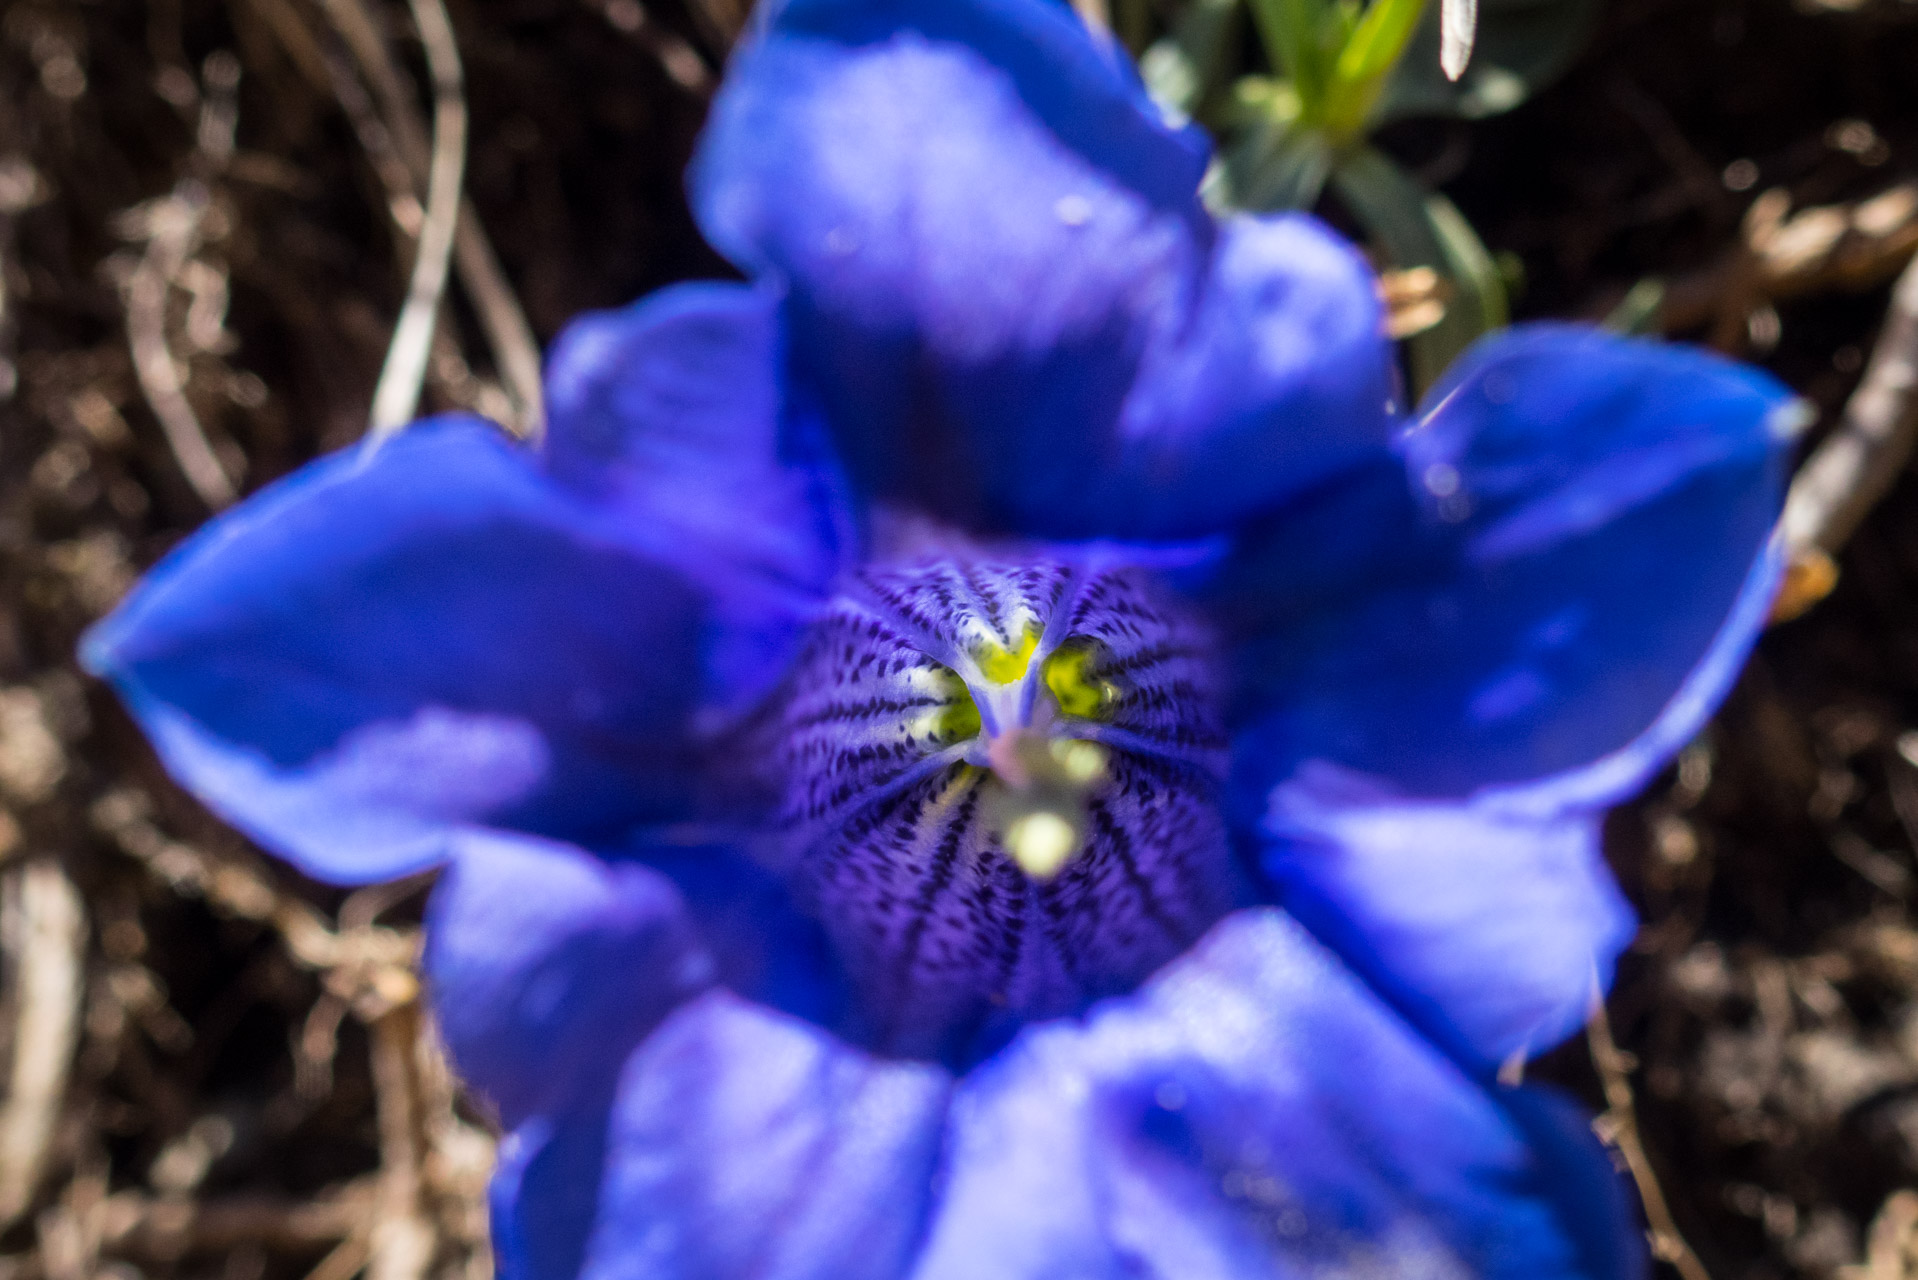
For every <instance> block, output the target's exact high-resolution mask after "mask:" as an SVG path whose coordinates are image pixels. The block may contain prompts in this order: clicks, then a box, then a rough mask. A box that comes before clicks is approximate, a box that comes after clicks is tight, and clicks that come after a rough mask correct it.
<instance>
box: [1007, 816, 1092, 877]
mask: <svg viewBox="0 0 1918 1280" xmlns="http://www.w3.org/2000/svg"><path fill="white" fill-rule="evenodd" d="M1005 840H1006V852H1007V853H1009V854H1011V855H1012V860H1013V861H1014V862H1016V863H1018V864H1019V869H1020V870H1021V871H1024V872H1025V873H1026V874H1027V875H1029V876H1032V877H1033V878H1035V879H1038V880H1050V879H1051V878H1052V877H1053V876H1055V875H1057V874H1058V873H1059V869H1060V868H1061V867H1063V866H1065V865H1066V863H1068V862H1070V861H1071V860H1072V855H1073V854H1075V853H1077V852H1079V832H1078V830H1077V828H1075V827H1074V826H1073V825H1072V824H1071V823H1070V822H1068V821H1066V819H1065V818H1063V817H1061V816H1060V815H1059V814H1056V813H1054V812H1052V811H1051V810H1049V809H1040V810H1037V811H1035V812H1032V813H1024V814H1020V815H1019V816H1018V817H1016V818H1014V819H1013V820H1012V821H1011V822H1010V823H1008V824H1006V836H1005Z"/></svg>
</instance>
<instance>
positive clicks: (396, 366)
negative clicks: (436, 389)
mask: <svg viewBox="0 0 1918 1280" xmlns="http://www.w3.org/2000/svg"><path fill="white" fill-rule="evenodd" d="M412 8H413V21H414V23H415V24H416V25H417V26H418V28H419V33H420V42H421V43H422V44H423V45H424V46H425V48H426V65H427V69H428V70H429V71H430V72H431V73H432V77H433V144H432V157H433V158H432V163H431V165H430V166H429V168H428V174H427V182H426V220H425V223H424V224H423V225H422V226H421V228H420V235H419V242H418V246H417V251H416V253H415V256H414V261H413V277H412V281H411V283H410V284H409V285H408V287H407V291H406V304H405V305H404V306H403V307H402V308H401V309H400V318H399V323H398V324H396V325H394V327H393V341H392V344H391V345H390V346H389V347H387V350H386V364H385V366H384V367H383V368H382V369H381V370H380V381H379V385H378V387H377V388H376V389H375V390H374V392H373V421H372V428H373V430H372V438H373V440H375V441H378V440H382V439H384V438H386V437H387V436H390V435H392V434H393V433H394V432H396V431H398V430H399V429H400V428H401V427H403V426H405V425H406V424H407V423H408V422H410V421H411V420H412V418H413V413H414V410H415V409H416V408H417V407H418V406H419V401H420V388H421V386H422V385H423V384H424V383H425V381H426V361H427V357H428V356H429V355H430V354H431V352H432V346H433V330H434V329H435V328H436V327H437V326H438V324H439V314H440V307H441V305H442V303H443V302H444V301H445V295H446V279H447V269H448V267H449V265H450V264H451V261H452V254H453V238H454V232H455V231H456V229H457V227H458V224H459V216H460V184H461V182H462V181H463V179H464V177H465V173H466V96H465V88H464V85H463V83H462V72H461V68H460V56H459V49H458V47H457V45H456V44H455V43H454V40H453V25H452V22H451V21H450V20H449V19H448V18H447V16H446V7H445V5H443V4H441V3H440V0H412Z"/></svg>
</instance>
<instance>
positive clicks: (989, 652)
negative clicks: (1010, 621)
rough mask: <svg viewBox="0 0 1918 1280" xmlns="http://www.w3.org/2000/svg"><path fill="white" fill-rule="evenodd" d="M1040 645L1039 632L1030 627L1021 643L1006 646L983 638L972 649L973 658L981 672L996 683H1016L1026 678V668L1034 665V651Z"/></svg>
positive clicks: (1021, 635) (1024, 633)
mask: <svg viewBox="0 0 1918 1280" xmlns="http://www.w3.org/2000/svg"><path fill="white" fill-rule="evenodd" d="M1038 647H1039V632H1038V630H1037V629H1035V628H1032V627H1028V628H1026V630H1025V631H1024V632H1022V633H1021V634H1020V636H1019V643H1018V644H1017V645H1016V646H1014V647H1013V648H1010V649H1008V648H1006V647H1005V646H1004V645H1002V644H1000V643H999V642H998V641H997V640H983V641H981V642H980V643H979V645H978V646H977V647H976V648H974V649H973V651H972V660H973V661H974V662H976V663H978V664H979V674H980V675H982V676H984V677H985V678H986V679H988V680H990V681H992V682H993V683H994V684H1014V683H1016V682H1018V681H1020V680H1023V679H1025V675H1026V668H1027V667H1029V666H1031V665H1032V655H1033V652H1034V651H1035V650H1036V649H1038Z"/></svg>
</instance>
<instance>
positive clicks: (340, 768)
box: [84, 286, 844, 882]
mask: <svg viewBox="0 0 1918 1280" xmlns="http://www.w3.org/2000/svg"><path fill="white" fill-rule="evenodd" d="M776 305H777V300H776V299H772V298H769V297H767V296H766V295H764V294H761V293H755V292H754V291H752V290H750V289H748V288H746V287H745V286H704V287H692V288H687V289H683V290H674V291H669V292H668V293H667V294H664V295H660V296H659V297H657V298H655V299H653V300H651V301H649V302H647V303H643V304H641V305H640V306H638V307H635V308H632V309H630V310H628V311H625V312H620V313H614V314H610V315H606V316H596V317H591V318H589V319H588V320H586V321H583V322H582V324H581V327H580V328H579V330H577V331H576V332H574V333H571V334H569V335H568V336H567V337H565V338H564V339H562V342H561V344H560V349H559V352H558V354H557V356H556V358H555V362H554V368H553V376H552V379H551V382H552V389H553V401H552V408H553V415H552V416H553V422H552V442H551V446H550V452H549V454H548V456H547V457H546V458H541V457H540V456H538V455H536V454H533V453H532V452H530V451H528V450H525V449H523V448H520V447H518V446H515V445H513V444H512V443H510V442H508V441H507V440H506V439H505V438H504V437H502V436H501V435H499V433H497V432H496V431H494V430H493V429H491V428H490V427H488V426H487V425H485V424H484V423H480V422H477V421H474V420H471V419H443V420H437V421H433V422H427V423H421V424H418V425H417V426H415V427H413V428H412V429H410V430H408V431H407V432H405V433H404V434H402V435H401V436H399V437H398V438H396V439H394V440H392V441H391V442H389V443H387V444H385V445H384V446H382V447H380V448H378V449H377V450H375V451H372V452H366V451H362V450H358V449H354V450H348V451H345V452H342V453H339V454H335V455H333V456H331V457H328V458H324V459H321V460H320V461H318V462H316V463H314V464H312V465H311V466H309V467H307V468H305V469H303V470H302V471H300V472H298V473H297V474H295V475H293V476H291V477H289V478H288V479H286V480H284V481H282V482H280V483H278V484H276V485H273V486H272V487H270V488H269V489H267V490H265V491H263V492H262V493H260V494H258V495H256V496H255V497H253V498H252V499H250V500H249V501H247V502H246V503H245V504H243V505H242V506H241V507H239V508H238V509H236V510H235V511H233V512H231V513H229V514H227V515H225V516H223V517H221V518H220V519H218V520H216V521H214V522H213V523H212V524H210V525H209V526H208V527H207V528H206V529H204V530H202V531H201V532H200V533H199V534H197V535H196V536H194V537H193V538H192V539H190V540H189V541H188V542H187V543H186V544H185V545H184V546H182V547H181V548H180V549H178V550H177V551H176V552H175V553H174V554H173V555H171V556H170V557H169V558H168V559H167V560H166V561H165V562H163V563H162V564H161V565H160V566H159V567H158V568H157V569H155V570H154V571H153V573H152V574H150V575H149V576H148V577H147V579H146V580H145V582H144V583H143V584H142V585H141V587H140V588H139V589H138V590H137V591H136V592H135V593H134V594H133V596H132V597H130V598H129V600H128V601H127V602H126V603H125V604H124V605H123V606H122V607H121V608H120V609H119V610H118V611H117V612H116V613H115V614H114V615H113V616H112V617H111V618H109V619H108V620H107V621H106V622H104V623H103V624H101V626H100V627H99V628H98V629H96V630H95V631H94V632H93V633H92V635H91V636H90V637H89V638H88V641H87V643H86V646H85V651H84V657H85V660H86V662H87V663H88V665H89V667H90V668H91V669H92V670H94V671H95V672H97V673H99V674H102V675H105V676H107V677H108V678H110V679H111V680H113V682H114V683H115V685H116V686H117V687H118V689H119V690H120V692H121V694H122V696H123V697H124V698H125V699H126V700H127V702H128V704H129V705H130V706H131V708H132V709H133V711H134V713H135V714H136V715H137V716H138V717H139V718H140V719H141V721H142V723H143V724H144V725H145V727H146V728H147V730H148V732H149V733H150V734H151V736H152V737H153V739H154V742H155V744H156V746H157V747H158V748H159V751H160V754H161V756H162V758H163V759H164V760H165V761H166V763H167V765H168V767H169V768H170V769H171V770H172V771H173V773H174V774H175V776H177V777H178V778H180V779H181V781H183V782H184V783H185V784H186V785H187V786H188V787H189V788H190V789H192V790H193V791H195V792H196V793H198V794H199V795H200V796H201V797H202V798H203V799H204V800H206V801H207V803H208V804H209V805H211V806H212V807H213V808H214V809H215V810H217V811H218V812H220V813H221V814H222V815H223V816H225V817H226V818H227V819H228V820H230V821H231V822H233V823H234V824H235V825H236V826H238V827H240V828H241V829H242V830H244V831H246V832H247V833H248V834H250V835H252V836H253V837H254V838H256V839H258V840H259V841H260V842H261V843H262V844H264V845H266V846H267V847H268V848H269V849H272V850H273V851H275V852H277V853H280V854H282V855H284V856H286V857H288V858H290V859H291V860H292V861H294V862H295V863H297V864H298V865H299V866H300V867H301V868H302V869H303V870H305V871H307V872H309V873H310V874H313V875H316V876H319V877H320V878H322V879H328V880H335V881H343V882H353V881H362V880H373V879H381V878H385V877H388V876H394V875H399V874H403V873H405V872H408V871H412V870H416V869H419V868H421V867H424V866H429V865H432V864H433V863H435V862H437V861H439V860H440V859H442V858H443V857H444V856H445V854H446V850H445V847H444V845H445V833H446V831H447V830H448V828H449V827H450V826H457V825H460V824H467V823H485V824H489V825H495V826H502V827H510V828H515V829H519V830H523V831H528V832H532V833H535V834H540V835H549V836H554V837H557V838H563V839H577V840H588V839H592V840H597V839H600V838H602V837H604V836H605V835H606V834H607V833H612V832H618V831H623V830H625V829H627V828H630V827H632V826H634V825H636V824H655V823H664V822H673V821H678V820H680V819H683V818H685V817H686V816H687V815H688V814H689V813H690V812H691V810H692V806H693V804H694V802H695V800H696V798H697V794H698V786H697V779H698V769H697V760H696V758H695V754H696V752H695V743H694V736H695V732H696V731H697V730H700V729H701V728H702V727H703V726H705V725H707V724H709V723H712V722H714V721H715V720H716V718H723V716H724V715H726V714H728V713H729V712H731V711H732V710H734V709H736V708H738V707H739V706H741V705H743V703H744V702H745V701H747V700H748V699H749V698H750V697H751V696H752V695H753V694H754V693H756V692H757V691H759V690H760V689H762V688H763V687H764V686H765V685H766V684H767V683H769V682H770V681H772V680H773V679H776V678H777V676H778V674H779V672H780V670H781V669H782V666H783V662H784V660H785V656H786V653H787V651H788V649H789V647H790V645H791V644H792V642H793V641H794V639H795V637H796V636H797V635H798V633H799V631H800V630H801V628H802V627H803V625H804V623H805V621H806V620H807V618H808V616H809V614H810V611H811V610H812V609H813V608H814V607H815V605H816V599H817V595H818V592H819V591H820V589H821V588H822V586H823V584H824V583H825V581H826V580H828V579H829V578H830V577H831V575H832V573H833V572H834V571H835V570H836V568H837V565H838V562H839V557H840V555H841V554H842V552H841V544H840V543H839V542H838V541H837V538H838V536H839V530H840V529H841V527H842V526H843V523H844V522H843V520H840V519H838V518H836V517H835V515H834V510H835V508H834V503H835V501H836V495H835V494H834V492H833V489H832V486H831V484H830V483H829V482H828V481H827V480H823V479H821V477H822V476H825V475H826V474H827V472H826V470H825V469H824V468H822V467H820V466H818V465H817V464H816V462H815V461H814V460H813V459H811V458H805V457H799V456H797V453H796V447H795V449H787V445H788V441H786V440H785V439H784V438H783V434H782V430H781V420H780V417H779V402H778V397H777V395H776V393H775V386H776V379H777V374H778V368H779V363H778V362H779V349H778V344H777V342H776V340H775V325H774V315H775V311H776ZM779 450H786V452H785V455H784V456H783V457H782V456H781V454H780V453H779V452H776V451H779Z"/></svg>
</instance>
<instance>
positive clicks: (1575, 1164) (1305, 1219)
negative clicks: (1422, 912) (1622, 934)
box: [915, 909, 1643, 1280]
mask: <svg viewBox="0 0 1918 1280" xmlns="http://www.w3.org/2000/svg"><path fill="white" fill-rule="evenodd" d="M948 1159H949V1167H948V1173H947V1185H946V1193H945V1197H944V1200H943V1204H942V1207H941V1212H940V1215H939V1217H938V1218H937V1219H936V1220H935V1222H934V1224H933V1227H932V1232H931V1235H930V1238H929V1241H928V1245H927V1251H926V1256H925V1258H924V1260H923V1262H922V1265H921V1268H920V1270H919V1271H918V1272H916V1273H915V1276H916V1278H917V1280H972V1278H973V1277H977V1276H1004V1277H1034V1278H1035V1280H1036V1278H1037V1277H1054V1276H1073V1277H1088V1278H1089V1277H1108V1276H1110V1277H1115V1278H1116V1277H1122V1276H1123V1277H1131V1276H1137V1275H1167V1276H1179V1277H1181V1280H1256V1278H1258V1277H1273V1278H1276V1277H1281V1276H1296V1275H1318V1274H1338V1275H1345V1274H1364V1275H1376V1276H1380V1277H1413V1276H1421V1277H1422V1276H1431V1275H1471V1276H1475V1277H1480V1278H1481V1280H1503V1278H1506V1277H1510V1278H1512V1280H1519V1278H1521V1277H1523V1278H1525V1280H1545V1278H1547V1277H1582V1278H1583V1280H1610V1278H1612V1277H1628V1276H1635V1275H1638V1274H1640V1273H1641V1271H1642V1267H1643V1261H1642V1258H1641V1256H1640V1250H1639V1247H1638V1244H1637V1241H1636V1239H1635V1236H1636V1232H1635V1231H1634V1230H1633V1229H1632V1227H1631V1224H1630V1223H1629V1221H1628V1219H1627V1217H1626V1215H1625V1211H1624V1209H1623V1199H1622V1196H1621V1192H1620V1188H1619V1186H1618V1184H1617V1179H1616V1176H1615V1175H1614V1174H1613V1173H1612V1172H1611V1170H1610V1168H1609V1167H1608V1164H1607V1162H1606V1158H1605V1156H1604V1155H1603V1153H1602V1152H1601V1151H1600V1150H1599V1149H1598V1148H1597V1145H1596V1143H1594V1142H1593V1141H1592V1140H1591V1138H1590V1135H1589V1133H1587V1134H1583V1135H1581V1134H1578V1133H1577V1132H1576V1130H1575V1129H1574V1128H1573V1127H1571V1126H1569V1125H1567V1124H1566V1123H1565V1116H1564V1114H1563V1112H1562V1111H1560V1110H1559V1109H1557V1108H1555V1107H1553V1106H1552V1105H1551V1104H1549V1103H1548V1102H1545V1101H1544V1100H1542V1099H1541V1098H1539V1097H1538V1095H1535V1094H1531V1093H1528V1092H1524V1091H1496V1092H1494V1091H1488V1090H1487V1089H1485V1088H1483V1087H1482V1086H1480V1085H1479V1084H1477V1083H1475V1082H1474V1081H1472V1080H1471V1079H1469V1078H1468V1077H1466V1076H1465V1075H1463V1074H1462V1073H1461V1072H1460V1071H1459V1070H1458V1069H1457V1068H1456V1067H1454V1066H1453V1065H1452V1064H1451V1063H1450V1062H1449V1061H1448V1060H1447V1059H1446V1058H1444V1057H1443V1056H1442V1055H1440V1054H1439V1053H1437V1052H1436V1051H1435V1050H1434V1049H1433V1048H1432V1047H1431V1046H1430V1045H1428V1044H1427V1043H1426V1042H1425V1041H1423V1040H1422V1039H1421V1038H1419V1037H1418V1036H1417V1035H1415V1034H1414V1033H1412V1032H1411V1031H1410V1029H1409V1028H1408V1027H1407V1026H1406V1025H1405V1024H1403V1023H1402V1022H1399V1021H1398V1020H1397V1019H1395V1018H1394V1017H1393V1016H1392V1015H1391V1014H1390V1013H1389V1012H1387V1011H1386V1010H1385V1009H1384V1008H1383V1007H1381V1006H1380V1005H1379V1004H1378V1003H1377V1001H1376V999H1375V998H1374V997H1373V996H1372V994H1371V993H1370V992H1369V991H1368V990H1367V989H1366V988H1365V987H1364V986H1363V985H1361V984H1360V983H1359V982H1357V981H1356V980H1355V979H1354V978H1353V977H1352V976H1351V975H1349V974H1347V973H1345V972H1343V971H1342V970H1341V969H1340V968H1339V967H1338V966H1337V964H1336V963H1335V962H1333V961H1332V960H1331V959H1330V957H1329V956H1327V955H1326V953H1325V952H1324V951H1323V950H1321V949H1320V948H1319V947H1318V946H1317V945H1316V944H1315V943H1313V942H1312V941H1311V939H1310V938H1309V937H1308V936H1306V935H1305V933H1304V932H1303V930H1301V929H1300V928H1298V926H1296V925H1295V924H1293V923H1291V922H1290V921H1289V920H1287V919H1286V918H1285V917H1284V916H1283V915H1282V914H1280V913H1279V912H1277V911H1274V910H1271V909H1260V910H1256V911H1247V912H1241V913H1239V914H1237V915H1234V916H1231V917H1228V918H1227V920H1226V921H1224V922H1223V923H1221V924H1220V925H1219V926H1218V927H1217V928H1216V929H1215V930H1214V931H1213V933H1212V934H1211V935H1209V936H1208V938H1207V939H1206V940H1205V941H1203V942H1201V943H1200V944H1199V946H1198V947H1197V948H1196V949H1195V950H1194V951H1193V952H1192V953H1190V954H1188V955H1187V956H1186V957H1185V958H1183V959H1182V960H1180V961H1178V962H1177V963H1176V964H1175V965H1173V966H1172V967H1171V968H1169V969H1168V970H1167V971H1166V972H1165V973H1163V974H1162V975H1161V976H1160V977H1158V978H1156V979H1155V980H1154V981H1153V982H1151V983H1150V984H1148V985H1147V986H1146V987H1145V988H1143V989H1142V990H1141V991H1140V992H1139V993H1138V994H1137V995H1136V996H1134V997H1132V998H1129V999H1125V1000H1119V1001H1115V1002H1113V1003H1112V1004H1110V1005H1108V1006H1105V1007H1104V1008H1102V1009H1101V1010H1099V1011H1097V1012H1095V1014H1094V1015H1093V1016H1092V1017H1091V1018H1089V1019H1088V1020H1087V1022H1086V1024H1085V1025H1084V1026H1075V1025H1071V1024H1062V1023H1055V1024H1049V1025H1043V1026H1037V1027H1033V1028H1030V1029H1028V1030H1027V1032H1026V1033H1025V1034H1024V1035H1023V1036H1022V1037H1021V1039H1020V1040H1018V1041H1016V1042H1015V1043H1014V1045H1013V1046H1012V1047H1011V1048H1010V1049H1009V1050H1008V1051H1007V1053H1006V1054H1005V1055H1004V1056H1003V1057H1002V1058H1001V1059H999V1060H997V1061H996V1062H995V1063H993V1064H990V1065H988V1066H987V1067H985V1068H983V1069H981V1070H980V1071H979V1072H977V1073H975V1074H974V1075H973V1076H971V1077H969V1078H968V1079H967V1080H966V1081H965V1083H964V1084H963V1085H962V1086H961V1089H960V1092H959V1094H958V1096H957V1097H956V1098H955V1101H954V1108H953V1136H952V1139H951V1151H950V1155H949V1157H948Z"/></svg>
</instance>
